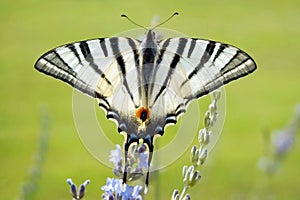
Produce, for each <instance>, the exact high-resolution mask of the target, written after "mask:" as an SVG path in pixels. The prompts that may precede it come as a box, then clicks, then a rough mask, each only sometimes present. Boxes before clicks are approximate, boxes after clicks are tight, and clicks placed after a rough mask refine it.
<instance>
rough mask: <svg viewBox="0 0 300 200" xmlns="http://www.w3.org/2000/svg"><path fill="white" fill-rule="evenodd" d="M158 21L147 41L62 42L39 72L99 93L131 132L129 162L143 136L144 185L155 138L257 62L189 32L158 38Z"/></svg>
mask: <svg viewBox="0 0 300 200" xmlns="http://www.w3.org/2000/svg"><path fill="white" fill-rule="evenodd" d="M177 14H178V13H174V14H173V15H172V16H174V15H177ZM123 16H124V15H123ZM172 16H171V17H172ZM124 17H127V16H124ZM171 17H170V18H171ZM127 18H128V17H127ZM170 18H169V19H170ZM128 19H129V18H128ZM169 19H167V20H169ZM129 20H130V19H129ZM167 20H166V21H167ZM130 21H132V20H130ZM166 21H165V22H166ZM133 23H134V24H136V23H135V22H133ZM163 23H164V22H163ZM163 23H161V24H163ZM161 24H160V25H161ZM137 25H138V24H137ZM138 26H140V25H138ZM156 27H157V26H155V27H154V28H151V29H147V30H146V33H145V37H144V39H143V40H138V39H133V38H130V37H107V38H97V39H91V40H84V41H80V42H75V43H69V44H66V45H62V46H60V47H57V48H55V49H52V50H50V51H48V52H47V53H45V54H44V55H42V56H41V57H40V58H39V59H38V61H37V62H36V63H35V68H36V69H37V70H38V71H40V72H42V73H44V74H47V75H50V76H52V77H54V78H57V79H60V80H62V81H64V82H66V83H68V84H70V85H71V86H72V87H74V88H76V89H78V90H80V91H81V92H83V93H85V94H87V95H89V96H91V97H93V98H96V99H97V100H98V103H99V106H100V107H101V108H102V109H103V110H104V111H105V113H106V116H107V118H108V119H110V120H113V121H115V122H116V124H117V126H118V131H119V132H120V133H125V134H124V135H126V137H125V145H124V150H125V162H126V160H127V153H128V149H129V147H130V145H131V144H132V143H139V142H140V140H142V141H143V143H145V144H146V145H147V146H148V150H149V152H150V153H149V157H148V171H147V175H146V186H147V185H148V181H149V167H150V163H151V159H152V152H153V148H154V145H153V142H154V137H155V136H157V135H163V134H164V129H165V127H166V126H167V125H170V124H175V123H176V122H177V120H178V118H179V116H181V115H182V114H184V113H185V112H186V109H187V107H188V105H189V103H190V102H191V101H192V100H194V99H198V98H200V97H202V96H204V95H206V94H208V93H210V92H212V91H213V90H215V89H217V88H219V87H221V86H222V85H224V84H227V83H229V82H231V81H233V80H236V79H238V78H241V77H243V76H246V75H248V74H250V73H252V72H253V71H254V70H255V69H256V64H255V62H254V60H253V59H252V58H251V57H250V56H249V55H248V54H247V53H245V52H244V51H242V50H240V49H238V48H236V47H234V46H231V45H228V44H223V43H220V42H216V41H211V40H205V39H197V38H187V37H175V38H167V39H162V40H158V39H156V37H155V31H154V29H155V28H156ZM126 166H127V165H126V163H125V169H124V174H123V182H124V183H125V182H126V181H127V172H126Z"/></svg>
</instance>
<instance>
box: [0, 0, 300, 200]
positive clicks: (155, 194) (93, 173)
mask: <svg viewBox="0 0 300 200" xmlns="http://www.w3.org/2000/svg"><path fill="white" fill-rule="evenodd" d="M174 11H178V12H179V13H180V15H179V16H178V17H176V18H174V19H172V21H170V22H169V23H168V24H166V25H164V27H165V28H169V29H173V30H177V31H179V32H182V33H184V34H186V35H188V36H191V37H198V38H208V39H214V40H218V41H223V42H226V43H230V44H234V45H235V46H238V47H240V48H242V49H244V50H245V51H246V52H248V53H249V54H250V55H251V56H252V57H253V58H254V59H255V60H256V62H257V65H258V70H257V71H256V72H255V73H254V74H252V75H250V76H249V77H246V78H244V79H242V80H239V81H238V82H235V83H233V84H229V85H228V86H226V95H227V105H226V109H227V118H226V121H225V125H224V129H223V133H222V135H221V138H220V140H219V142H218V144H217V146H216V148H215V149H214V151H212V152H211V154H210V157H209V159H208V160H207V162H206V163H205V165H204V166H203V167H202V168H201V175H202V180H201V181H200V183H199V184H198V185H196V187H194V188H192V189H191V190H190V193H191V195H192V197H193V199H200V198H202V199H265V198H264V194H265V192H266V191H265V190H269V191H271V192H273V195H274V196H273V197H274V199H300V190H299V184H300V178H299V177H300V171H299V163H300V156H299V152H300V145H299V138H297V137H296V141H295V143H294V146H293V148H292V149H291V151H290V152H289V155H288V156H287V157H286V158H285V159H284V160H283V162H282V165H281V167H280V169H279V171H278V173H277V174H275V175H274V176H273V177H272V180H271V181H269V182H268V181H266V178H267V177H266V176H265V175H264V174H263V173H262V172H260V171H259V170H258V169H257V160H258V159H259V157H260V156H261V155H262V153H263V151H264V142H263V140H262V136H261V133H262V131H263V130H265V129H267V130H273V129H280V128H282V127H284V126H285V124H286V122H287V121H288V120H289V119H290V118H291V116H293V113H294V106H295V105H296V104H297V103H298V102H299V100H300V81H299V78H300V67H299V64H298V63H299V53H300V40H299V36H300V1H297V0H286V1H279V0H275V1H259V0H252V1H238V0H224V1H216V0H210V1H198V0H187V1H182V0H175V1H157V0H152V1H138V0H127V1H116V0H111V1H108V0H106V1H100V0H98V1H96V0H88V1H71V0H70V1H67V0H63V1H58V0H53V1H37V0H26V1H21V0H17V1H1V2H0V29H1V30H0V91H1V98H0V197H1V199H16V198H17V197H19V196H20V193H21V186H22V184H23V183H24V182H25V181H26V180H28V178H29V174H30V169H31V166H32V165H33V163H34V162H35V157H34V155H35V154H36V151H37V149H38V146H39V137H40V132H41V131H42V128H41V110H45V109H46V110H47V113H48V116H49V118H50V120H49V121H50V122H49V130H48V132H49V136H48V137H49V138H48V140H47V142H48V144H47V145H48V147H47V151H46V152H45V155H44V162H43V164H42V166H41V169H40V170H41V173H40V176H39V177H38V179H37V187H36V193H35V199H71V197H70V195H69V193H68V185H67V184H66V183H65V180H66V178H68V177H72V178H73V180H74V182H75V183H78V184H79V183H81V182H82V181H84V180H85V179H87V178H89V179H91V181H92V182H91V184H90V185H89V186H88V193H87V198H86V199H101V194H102V191H101V190H100V186H102V185H104V184H105V181H106V177H112V176H113V175H112V172H111V169H109V168H107V167H105V166H103V165H101V164H100V163H99V162H98V161H97V160H96V159H94V157H93V156H92V155H90V154H89V153H88V152H87V150H86V149H85V147H84V146H83V145H82V143H81V142H80V139H79V137H78V135H77V133H76V129H75V125H74V121H73V115H72V92H73V90H72V89H71V88H70V87H69V86H67V85H66V84H64V83H61V82H59V81H56V80H54V79H53V78H49V77H46V76H45V75H43V74H40V73H38V72H37V71H35V70H34V68H33V65H34V63H35V61H36V60H37V59H38V57H39V56H41V55H42V54H43V53H44V52H46V51H47V50H49V49H51V48H54V47H56V46H59V45H61V44H65V43H68V42H72V41H78V40H83V39H89V38H97V37H104V36H111V35H114V34H117V33H119V32H123V31H125V30H129V29H132V28H135V27H134V26H133V25H132V24H130V23H128V22H127V21H126V20H124V19H121V18H120V14H122V13H126V14H127V15H129V16H130V17H131V18H132V19H135V20H136V21H137V22H138V23H140V24H143V25H146V26H147V25H149V22H150V21H151V19H152V18H153V16H160V19H161V20H162V19H165V18H167V17H168V16H169V15H170V14H172V13H173V12H174ZM99 112H102V111H99ZM103 123H111V122H107V121H105V122H103ZM115 132H116V131H115ZM112 134H114V135H115V136H116V138H119V140H120V141H122V136H121V135H118V134H117V133H112ZM160 139H163V138H160ZM99 145H101V141H99ZM188 157H189V152H187V153H186V154H185V156H183V157H182V158H180V159H179V160H178V161H176V162H175V163H174V164H173V165H171V166H170V167H168V168H165V169H163V170H161V171H160V173H159V178H158V179H157V185H156V186H157V187H155V184H156V182H155V179H153V181H152V182H151V185H150V193H149V194H148V195H147V196H146V197H145V199H155V198H156V199H158V198H159V197H160V199H170V196H171V194H172V192H173V189H175V188H178V189H181V187H182V183H181V179H182V178H181V167H182V165H183V163H188V162H189V159H188ZM158 183H159V184H158ZM170 183H171V184H170ZM158 188H160V190H159V189H158Z"/></svg>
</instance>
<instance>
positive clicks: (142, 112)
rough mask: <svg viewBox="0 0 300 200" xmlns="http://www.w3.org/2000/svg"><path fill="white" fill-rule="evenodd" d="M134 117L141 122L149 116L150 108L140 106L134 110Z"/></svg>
mask: <svg viewBox="0 0 300 200" xmlns="http://www.w3.org/2000/svg"><path fill="white" fill-rule="evenodd" d="M135 114H136V117H137V118H138V119H140V120H142V121H143V122H144V121H146V120H148V119H149V118H150V109H149V108H145V107H140V108H138V109H137V110H136V112H135Z"/></svg>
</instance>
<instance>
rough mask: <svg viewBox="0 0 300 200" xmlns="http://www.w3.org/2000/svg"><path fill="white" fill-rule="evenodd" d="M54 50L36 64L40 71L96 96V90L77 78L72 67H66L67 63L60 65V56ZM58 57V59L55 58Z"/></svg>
mask: <svg viewBox="0 0 300 200" xmlns="http://www.w3.org/2000/svg"><path fill="white" fill-rule="evenodd" d="M54 52H55V50H54V51H50V52H48V53H47V54H46V55H44V56H43V57H41V58H40V59H39V60H38V61H37V62H36V63H35V65H34V67H35V69H37V70H38V71H40V72H42V73H44V74H46V75H50V76H52V77H54V78H57V79H60V80H62V81H64V82H66V83H68V84H69V85H71V86H72V87H74V88H76V89H78V90H79V91H81V92H83V93H85V94H88V95H90V96H92V97H95V94H94V91H92V90H91V89H90V88H89V87H88V86H87V84H86V83H85V82H83V81H82V80H79V79H77V77H76V73H75V72H74V71H73V70H72V69H66V66H65V65H61V64H60V65H58V63H59V62H61V61H58V60H59V58H58V57H56V56H55V57H53V54H55V53H54ZM54 58H57V59H54Z"/></svg>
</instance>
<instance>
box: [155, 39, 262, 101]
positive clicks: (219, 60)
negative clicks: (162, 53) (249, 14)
mask: <svg viewBox="0 0 300 200" xmlns="http://www.w3.org/2000/svg"><path fill="white" fill-rule="evenodd" d="M180 40H186V42H185V45H184V46H182V48H184V50H183V51H182V53H180V52H178V50H177V51H176V48H174V47H176V45H178V44H179V43H180V42H179V41H180ZM166 41H167V42H168V44H169V45H167V46H166V47H165V48H164V50H166V51H168V52H172V53H174V54H179V55H180V61H179V63H180V64H181V65H180V66H181V70H182V71H183V73H184V74H185V80H183V81H182V82H181V84H180V88H179V90H180V89H181V90H183V91H185V95H184V96H183V98H184V99H187V100H188V101H189V100H192V99H195V98H199V97H201V96H203V95H205V94H208V93H209V92H211V91H213V90H215V89H217V88H218V87H220V86H222V85H224V84H226V83H228V82H230V81H232V80H235V79H238V78H240V77H242V76H246V75H247V74H250V73H251V72H253V71H254V70H255V69H256V65H255V62H254V61H253V60H252V58H251V57H250V56H249V55H248V54H246V53H245V52H243V51H242V50H240V49H238V48H236V47H233V46H230V45H228V44H223V43H219V42H215V41H209V40H202V39H192V38H172V39H167V40H164V41H162V42H161V46H163V45H164V43H166ZM187 85H188V86H189V87H187ZM186 88H190V89H191V90H187V89H186ZM186 91H189V92H188V93H187V92H186Z"/></svg>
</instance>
